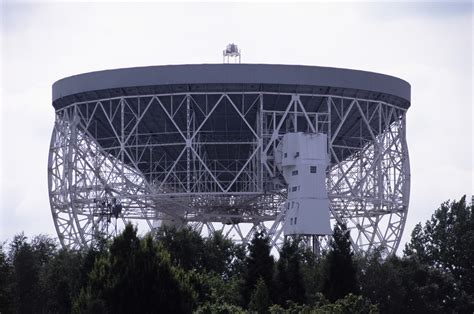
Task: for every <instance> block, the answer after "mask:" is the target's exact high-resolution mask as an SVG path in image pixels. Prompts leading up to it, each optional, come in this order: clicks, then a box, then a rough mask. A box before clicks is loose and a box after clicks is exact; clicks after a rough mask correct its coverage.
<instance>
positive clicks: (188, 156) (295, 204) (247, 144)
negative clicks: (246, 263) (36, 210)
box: [48, 64, 410, 253]
mask: <svg viewBox="0 0 474 314" xmlns="http://www.w3.org/2000/svg"><path fill="white" fill-rule="evenodd" d="M53 106H54V109H55V113H56V120H55V124H54V129H53V133H52V139H51V145H50V151H49V162H48V183H49V197H50V204H51V211H52V216H53V220H54V224H55V227H56V231H57V233H58V237H59V239H60V242H61V244H62V245H63V246H64V247H70V248H78V247H83V246H88V245H89V244H90V242H91V241H92V239H93V237H94V235H95V234H97V233H98V232H100V233H105V234H106V235H109V236H113V235H115V234H116V233H117V232H119V231H120V230H121V229H122V228H123V226H124V224H125V223H127V222H132V223H134V224H137V225H138V226H139V228H140V229H142V230H148V231H151V232H153V231H154V230H156V228H158V227H159V226H161V225H173V226H177V227H181V226H184V225H191V226H192V227H193V228H194V229H195V230H197V231H198V232H200V233H201V234H203V235H204V236H205V235H208V234H210V233H211V232H213V231H215V230H222V232H223V234H224V235H227V236H229V237H230V238H232V239H233V240H234V241H237V242H242V243H247V242H248V241H249V240H250V239H251V237H252V236H253V234H254V233H255V232H256V231H261V230H265V231H266V232H267V234H268V235H269V236H270V238H271V243H272V245H273V246H274V247H275V248H278V247H279V246H280V245H281V243H282V240H283V238H284V236H288V235H303V236H305V237H306V238H307V240H308V245H313V248H314V249H315V250H318V248H319V247H320V246H321V245H323V246H324V245H326V243H327V239H328V236H330V234H331V229H332V228H333V226H334V224H335V222H336V221H346V223H347V225H348V229H349V230H350V234H351V241H352V245H353V247H354V249H355V250H357V251H360V250H369V249H372V248H376V247H383V248H384V249H385V252H387V253H391V252H395V251H396V249H397V247H398V245H399V242H400V238H401V235H402V232H403V228H404V225H405V220H406V215H407V210H408V202H409V194H410V168H409V158H408V149H407V143H406V119H405V115H406V111H407V110H408V108H409V107H410V85H409V84H408V83H407V82H405V81H403V80H401V79H398V78H395V77H391V76H387V75H382V74H377V73H371V72H364V71H357V70H348V69H338V68H327V67H315V66H294V65H267V64H202V65H171V66H151V67H139V68H125V69H116V70H107V71H99V72H92V73H85V74H80V75H76V76H71V77H68V78H64V79H62V80H59V81H57V82H56V83H55V84H54V85H53Z"/></svg>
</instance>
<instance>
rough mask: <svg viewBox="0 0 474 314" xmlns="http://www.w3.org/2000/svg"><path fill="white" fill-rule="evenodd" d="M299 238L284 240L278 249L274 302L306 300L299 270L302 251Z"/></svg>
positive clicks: (300, 301) (303, 301) (302, 301)
mask: <svg viewBox="0 0 474 314" xmlns="http://www.w3.org/2000/svg"><path fill="white" fill-rule="evenodd" d="M300 242H301V241H300V240H299V239H294V240H293V241H289V240H286V241H285V242H284V244H283V247H282V249H281V251H280V259H279V260H278V262H277V263H276V276H275V285H276V289H275V290H276V296H275V299H276V302H277V303H278V304H280V305H284V304H286V302H287V301H293V302H296V303H300V304H303V303H305V302H306V292H305V285H304V282H303V275H302V271H301V263H302V261H303V256H304V251H303V250H302V249H301V248H300Z"/></svg>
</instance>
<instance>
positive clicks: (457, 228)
mask: <svg viewBox="0 0 474 314" xmlns="http://www.w3.org/2000/svg"><path fill="white" fill-rule="evenodd" d="M473 212H474V206H472V205H471V206H469V205H467V204H466V196H463V197H462V198H461V200H459V201H458V202H456V201H453V202H451V203H449V202H444V203H443V204H441V206H440V208H438V209H437V210H436V211H435V213H434V214H433V216H432V217H431V219H430V220H428V221H426V223H425V225H424V226H422V225H421V224H418V225H416V227H415V229H414V230H413V233H412V238H411V241H410V243H408V244H407V245H406V247H405V251H404V253H405V255H406V256H408V257H413V258H415V259H417V260H418V261H420V262H421V263H423V264H426V265H428V266H430V267H433V268H435V269H437V270H439V271H440V272H441V273H442V274H443V276H445V277H452V278H453V279H454V281H455V283H456V285H455V286H456V289H457V290H458V291H457V294H458V296H457V298H456V302H455V307H454V309H455V311H459V312H473V311H474V270H473V267H472V265H473V262H472V261H473V260H474V213H473Z"/></svg>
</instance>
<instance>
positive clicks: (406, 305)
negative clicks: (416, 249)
mask: <svg viewBox="0 0 474 314" xmlns="http://www.w3.org/2000/svg"><path fill="white" fill-rule="evenodd" d="M360 283H361V293H362V294H363V295H364V296H366V297H368V298H369V299H370V300H371V301H372V302H374V303H377V304H378V306H379V309H380V311H381V312H382V313H400V312H403V313H447V312H450V311H452V309H453V308H454V305H455V300H456V295H457V293H458V292H457V291H456V290H457V289H456V287H455V285H454V282H453V280H452V277H449V276H446V275H445V274H443V273H441V272H440V271H439V270H437V269H433V268H430V267H429V266H427V265H425V264H422V263H420V262H419V260H417V259H415V258H399V257H397V256H391V257H389V258H388V259H386V260H385V261H383V260H380V257H378V256H376V255H373V256H370V257H368V258H367V261H366V265H365V266H363V267H362V272H361V274H360Z"/></svg>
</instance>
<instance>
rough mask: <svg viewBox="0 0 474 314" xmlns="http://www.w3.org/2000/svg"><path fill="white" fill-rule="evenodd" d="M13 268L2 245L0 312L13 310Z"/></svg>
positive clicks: (0, 255) (0, 249)
mask: <svg viewBox="0 0 474 314" xmlns="http://www.w3.org/2000/svg"><path fill="white" fill-rule="evenodd" d="M12 276H13V269H12V267H11V266H10V264H9V262H8V260H7V254H6V253H5V251H4V249H3V244H2V245H0V313H11V312H13V304H12V299H13V292H12V282H13V280H12Z"/></svg>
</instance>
